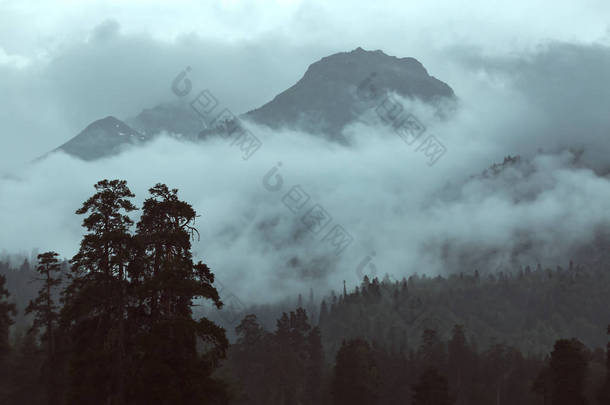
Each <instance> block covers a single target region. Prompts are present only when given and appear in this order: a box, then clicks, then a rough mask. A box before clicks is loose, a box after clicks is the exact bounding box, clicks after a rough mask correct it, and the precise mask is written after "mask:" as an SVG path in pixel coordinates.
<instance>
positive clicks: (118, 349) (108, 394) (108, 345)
mask: <svg viewBox="0 0 610 405" xmlns="http://www.w3.org/2000/svg"><path fill="white" fill-rule="evenodd" d="M95 189H96V190H97V192H96V193H95V194H94V195H93V196H92V197H90V198H89V199H88V200H87V201H85V202H84V203H83V206H82V207H81V208H80V209H78V210H77V211H76V213H77V214H79V215H83V214H87V213H88V214H89V216H87V217H86V218H85V219H84V220H83V226H84V227H85V228H86V229H87V231H88V233H87V234H85V235H84V237H83V239H82V241H81V246H80V250H79V251H78V253H77V254H76V255H75V256H74V257H73V258H72V260H71V263H72V269H71V270H72V274H71V275H70V280H71V283H70V285H69V286H68V288H67V289H66V291H65V296H64V301H65V305H64V308H63V310H62V317H63V319H64V322H65V325H66V327H68V328H69V330H70V332H71V338H72V344H73V353H72V356H71V375H72V381H71V384H70V393H69V398H68V401H69V403H84V402H87V401H90V400H91V398H98V399H99V400H100V402H106V401H109V402H110V403H113V404H118V405H121V404H124V403H125V388H126V387H125V382H126V380H127V374H126V371H127V359H126V353H127V348H126V345H127V342H126V337H127V336H128V334H127V333H126V331H125V325H126V322H125V317H126V315H127V297H126V289H127V283H128V277H127V274H126V269H127V265H128V263H129V259H130V254H131V235H130V234H129V227H130V226H131V225H132V224H133V221H132V220H131V219H130V218H129V217H128V216H127V213H129V212H131V211H134V210H135V209H136V207H135V206H134V205H133V204H132V203H131V201H129V198H132V197H134V195H133V193H132V192H131V191H130V190H129V188H128V187H127V183H126V182H125V181H124V180H111V181H109V180H102V181H100V182H98V183H97V184H95Z"/></svg>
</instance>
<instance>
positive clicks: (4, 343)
mask: <svg viewBox="0 0 610 405" xmlns="http://www.w3.org/2000/svg"><path fill="white" fill-rule="evenodd" d="M9 297H10V293H9V292H8V290H7V289H6V276H5V275H3V274H0V361H2V360H3V358H4V357H5V356H6V355H7V354H8V353H9V351H10V349H11V346H10V344H9V328H10V327H11V325H12V324H13V323H14V320H13V317H14V316H15V315H17V309H16V307H15V304H14V303H12V302H9V301H8V299H9Z"/></svg>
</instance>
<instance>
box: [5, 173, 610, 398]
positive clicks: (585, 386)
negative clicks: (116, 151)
mask: <svg viewBox="0 0 610 405" xmlns="http://www.w3.org/2000/svg"><path fill="white" fill-rule="evenodd" d="M95 189H96V192H95V194H94V195H93V196H92V197H91V198H89V199H88V200H87V201H85V202H84V203H83V205H82V207H81V208H80V209H79V210H78V211H77V212H76V213H77V214H78V215H82V216H83V218H84V219H83V226H84V228H85V230H86V233H85V235H84V236H83V239H82V241H81V245H80V249H79V251H78V253H77V254H76V255H75V256H74V257H73V258H71V259H70V260H69V261H61V260H59V255H58V254H57V253H55V252H45V253H42V254H40V255H38V258H37V259H38V262H37V263H36V264H35V265H34V264H31V263H29V262H27V261H26V262H24V263H23V264H22V265H21V266H19V267H18V268H16V269H14V268H11V267H10V266H9V264H8V263H7V262H0V404H7V405H11V404H51V405H63V404H100V405H102V404H103V405H109V404H244V405H245V404H252V405H256V404H261V405H262V404H264V405H276V404H277V405H314V404H316V405H318V404H328V405H344V404H345V405H347V404H350V405H357V404H363V405H365V404H366V405H377V404H379V405H386V404H388V405H391V404H414V405H444V404H460V405H466V404H469V405H479V404H481V405H483V404H496V405H500V404H526V405H527V404H553V405H563V404H566V405H568V404H570V405H584V404H590V405H595V404H602V405H610V373H609V371H610V343H608V345H607V347H606V350H604V349H602V347H601V346H603V345H604V344H606V342H607V336H606V334H605V332H606V329H605V327H604V325H606V324H607V322H608V318H609V316H608V315H609V314H608V306H607V297H608V292H610V277H609V276H608V275H606V273H605V272H604V271H603V269H596V270H592V269H585V268H582V267H578V266H574V265H572V264H570V265H569V266H568V267H567V268H565V269H563V268H560V267H558V268H557V269H555V270H550V269H543V268H542V267H540V266H538V267H537V268H536V269H533V270H532V269H530V268H529V267H526V268H523V269H520V270H519V271H516V272H514V273H513V274H503V273H500V274H497V275H486V276H481V275H479V272H478V271H477V272H474V273H472V274H470V275H463V274H462V275H454V276H451V277H448V278H443V277H436V278H430V277H425V276H421V277H418V276H411V277H409V278H408V279H403V280H401V281H394V282H392V281H390V280H389V279H388V278H386V279H385V280H384V281H379V280H378V279H376V278H374V279H372V280H370V279H369V278H368V277H365V278H364V280H363V282H362V283H361V285H359V286H358V287H357V288H355V289H354V290H352V291H347V289H346V288H345V287H344V288H343V292H342V293H341V294H336V293H334V292H333V293H331V295H330V296H328V297H326V298H325V299H324V300H323V301H322V302H321V303H320V305H315V303H314V300H313V297H314V293H315V292H314V291H313V290H312V291H311V292H310V296H309V299H308V300H306V301H307V302H306V303H303V299H302V298H301V297H299V299H298V302H297V303H295V305H294V307H293V308H296V309H293V310H285V309H284V312H283V313H281V312H282V311H280V313H281V315H279V316H278V317H277V319H275V325H274V327H264V326H263V324H264V325H266V326H268V324H269V322H268V319H267V318H269V317H270V316H271V315H270V314H272V313H274V312H275V313H277V308H275V309H273V308H271V309H270V308H267V309H266V310H263V308H261V312H260V314H259V313H258V312H256V313H257V315H263V317H264V318H266V319H265V321H264V322H263V321H261V319H260V316H258V317H257V315H255V314H254V313H250V314H244V315H245V316H243V317H242V319H241V321H240V322H239V323H238V325H237V327H235V328H234V329H235V330H234V333H235V336H236V339H235V342H234V343H233V344H231V345H229V342H228V340H227V337H226V331H225V330H224V329H223V328H222V327H220V326H218V325H217V324H215V323H214V322H212V321H211V320H209V319H208V318H207V317H199V316H196V315H195V314H194V313H193V302H194V300H201V299H202V300H204V301H206V300H207V301H209V302H211V303H212V305H214V306H215V307H216V308H221V307H222V305H223V303H222V302H221V299H220V297H219V294H218V291H217V290H216V288H215V286H214V274H213V273H212V271H211V270H210V269H209V268H208V266H206V265H205V264H204V263H202V262H197V263H195V262H194V261H193V258H192V254H191V240H192V238H194V237H197V236H198V233H197V230H196V229H195V228H194V220H195V218H196V213H195V211H194V210H193V208H192V207H191V206H190V205H189V204H188V203H186V202H184V201H181V200H180V199H179V198H178V194H177V190H175V189H169V188H168V187H167V186H165V185H163V184H157V185H156V186H154V187H153V188H151V189H150V190H149V192H150V196H149V198H148V199H146V200H145V201H144V203H143V206H142V207H141V209H138V208H137V207H135V206H134V205H133V204H132V202H131V199H132V198H133V197H134V195H133V194H132V193H131V191H130V190H129V189H128V187H127V184H126V183H125V182H124V181H119V180H112V181H108V180H103V181H100V182H99V183H97V184H96V185H95ZM134 213H138V214H139V220H138V222H137V223H134V221H133V220H132V219H131V218H130V214H134ZM284 308H285V307H284ZM231 332H233V331H231ZM607 332H608V333H610V327H609V328H608V331H607Z"/></svg>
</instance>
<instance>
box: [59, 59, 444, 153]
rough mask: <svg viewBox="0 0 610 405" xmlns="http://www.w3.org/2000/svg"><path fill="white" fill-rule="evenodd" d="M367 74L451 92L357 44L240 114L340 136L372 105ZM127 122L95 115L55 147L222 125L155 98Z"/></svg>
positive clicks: (433, 93)
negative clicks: (363, 93) (362, 93)
mask: <svg viewBox="0 0 610 405" xmlns="http://www.w3.org/2000/svg"><path fill="white" fill-rule="evenodd" d="M371 77H374V86H375V89H376V92H378V93H379V94H383V93H386V92H395V93H397V94H400V95H402V96H404V97H412V98H417V99H420V100H422V101H424V102H428V103H435V102H436V101H437V100H441V99H453V98H455V95H454V93H453V90H452V89H451V87H449V86H448V85H447V84H446V83H443V82H442V81H440V80H438V79H436V78H434V77H433V76H430V75H429V74H428V72H427V71H426V69H425V68H424V67H423V66H422V64H421V63H419V62H418V61H417V60H416V59H414V58H397V57H394V56H388V55H386V54H385V53H383V52H382V51H379V50H378V51H365V50H363V49H362V48H357V49H355V50H353V51H351V52H342V53H336V54H334V55H330V56H327V57H325V58H322V59H321V60H319V61H318V62H315V63H313V64H312V65H310V66H309V68H308V69H307V71H306V72H305V75H304V76H303V78H301V80H299V81H298V82H297V83H296V84H295V85H294V86H292V87H290V88H289V89H287V90H286V91H284V92H282V93H280V94H278V95H277V96H276V97H275V98H274V99H273V100H272V101H270V102H268V103H267V104H265V105H263V106H262V107H260V108H257V109H255V110H252V111H250V112H248V113H246V114H243V115H242V116H241V117H242V118H245V119H248V120H252V121H254V122H256V123H258V124H263V125H267V126H269V127H271V128H281V127H288V128H293V129H298V130H302V131H306V132H310V133H315V134H320V135H324V136H327V137H329V138H331V139H335V140H342V138H341V136H340V134H341V130H342V129H343V127H344V126H345V125H346V124H349V123H350V122H352V121H354V120H356V119H357V118H358V117H359V116H360V115H361V114H362V112H363V111H364V110H365V109H366V108H371V107H375V106H374V105H368V104H370V103H368V104H367V102H366V101H363V100H362V97H358V95H359V93H358V88H359V86H360V87H361V85H362V83H363V82H364V81H365V80H366V79H367V78H371ZM214 114H216V112H215V113H214ZM211 121H212V120H211ZM126 122H127V123H125V122H123V121H120V120H118V119H117V118H114V117H106V118H104V119H101V120H98V121H95V122H93V123H92V124H90V125H89V126H88V127H87V128H85V129H84V130H83V131H82V132H81V133H79V134H78V135H77V136H76V137H74V138H72V139H71V140H69V141H68V142H66V143H65V144H63V145H62V146H60V147H59V148H58V149H59V150H63V151H65V152H67V153H69V154H71V155H73V156H77V157H79V158H81V159H84V160H94V159H98V158H102V157H106V156H111V155H113V154H116V153H118V152H119V151H120V150H121V149H123V148H124V147H125V146H127V145H135V144H138V143H142V142H146V141H148V140H150V139H152V137H154V136H155V135H157V134H159V133H161V132H167V133H170V134H174V135H181V136H184V137H185V138H188V139H197V138H205V137H208V136H214V135H215V134H217V133H218V132H219V131H221V130H222V129H221V128H220V129H218V128H207V129H206V128H205V125H204V124H203V121H202V120H201V119H200V118H199V117H198V115H197V114H196V113H195V112H194V111H193V110H192V108H191V106H190V103H163V104H159V105H157V106H155V107H153V108H150V109H145V110H143V111H142V112H141V113H139V114H138V115H137V116H135V117H133V118H129V119H127V120H126Z"/></svg>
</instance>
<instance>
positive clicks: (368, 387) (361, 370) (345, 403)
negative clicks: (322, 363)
mask: <svg viewBox="0 0 610 405" xmlns="http://www.w3.org/2000/svg"><path fill="white" fill-rule="evenodd" d="M378 384H379V370H378V369H377V364H376V362H375V359H374V357H373V352H372V350H371V347H370V346H369V344H368V343H367V342H366V341H364V340H362V339H354V340H350V341H348V342H343V344H342V345H341V348H340V349H339V351H338V352H337V358H336V361H335V369H334V376H333V381H332V388H331V390H332V397H333V404H335V405H375V404H376V403H377V400H378V396H379V394H378V392H377V390H378Z"/></svg>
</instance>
